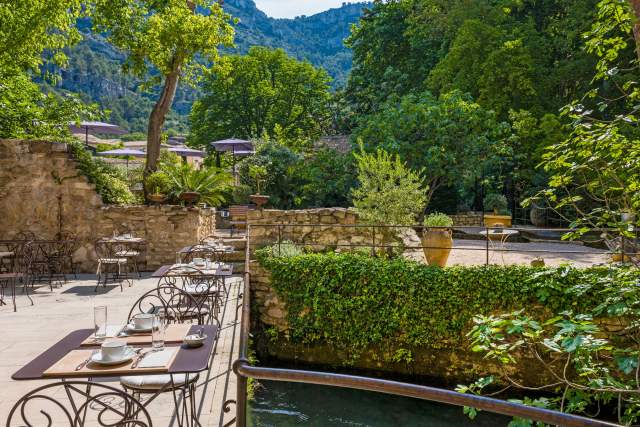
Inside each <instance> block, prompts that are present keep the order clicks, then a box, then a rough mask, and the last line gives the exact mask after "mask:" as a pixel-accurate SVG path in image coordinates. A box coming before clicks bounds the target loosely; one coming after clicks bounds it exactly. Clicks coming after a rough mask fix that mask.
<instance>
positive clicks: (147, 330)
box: [127, 323, 151, 334]
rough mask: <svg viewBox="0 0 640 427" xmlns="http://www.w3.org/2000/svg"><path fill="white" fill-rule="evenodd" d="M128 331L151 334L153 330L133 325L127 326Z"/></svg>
mask: <svg viewBox="0 0 640 427" xmlns="http://www.w3.org/2000/svg"><path fill="white" fill-rule="evenodd" d="M127 331H128V332H133V333H134V334H135V333H142V332H151V328H136V327H135V325H134V324H133V323H129V324H128V325H127Z"/></svg>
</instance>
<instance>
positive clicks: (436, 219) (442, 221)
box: [424, 212, 453, 227]
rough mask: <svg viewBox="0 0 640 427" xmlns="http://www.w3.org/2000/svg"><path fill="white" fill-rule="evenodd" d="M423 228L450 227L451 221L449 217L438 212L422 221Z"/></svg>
mask: <svg viewBox="0 0 640 427" xmlns="http://www.w3.org/2000/svg"><path fill="white" fill-rule="evenodd" d="M424 226H425V227H452V226H453V220H452V219H451V217H450V216H448V215H445V214H443V213H440V212H434V213H432V214H429V215H427V216H426V217H425V219H424Z"/></svg>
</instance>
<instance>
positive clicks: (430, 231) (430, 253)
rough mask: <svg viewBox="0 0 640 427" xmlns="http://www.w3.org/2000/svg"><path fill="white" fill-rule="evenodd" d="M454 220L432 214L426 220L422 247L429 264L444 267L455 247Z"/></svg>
mask: <svg viewBox="0 0 640 427" xmlns="http://www.w3.org/2000/svg"><path fill="white" fill-rule="evenodd" d="M450 227H453V220H452V219H451V217H449V216H447V215H445V214H443V213H438V212H435V213H432V214H430V215H427V217H426V218H425V219H424V228H423V230H422V239H421V240H422V246H423V251H424V256H425V258H426V259H427V264H429V265H437V266H440V267H444V266H446V265H447V260H448V259H449V253H451V247H452V246H453V237H452V230H451V228H450Z"/></svg>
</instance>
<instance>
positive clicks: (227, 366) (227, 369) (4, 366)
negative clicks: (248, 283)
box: [0, 274, 242, 427]
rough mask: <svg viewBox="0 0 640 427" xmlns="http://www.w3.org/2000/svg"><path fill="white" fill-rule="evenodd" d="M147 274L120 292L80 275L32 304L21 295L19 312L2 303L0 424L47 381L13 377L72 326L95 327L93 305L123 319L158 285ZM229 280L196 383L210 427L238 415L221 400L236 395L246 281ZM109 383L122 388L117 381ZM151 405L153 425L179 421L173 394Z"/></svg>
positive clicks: (40, 293)
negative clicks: (217, 329)
mask: <svg viewBox="0 0 640 427" xmlns="http://www.w3.org/2000/svg"><path fill="white" fill-rule="evenodd" d="M146 276H147V277H148V274H147V275H146ZM144 277H145V276H143V279H141V280H134V281H133V285H132V286H130V287H129V286H127V285H126V284H125V285H124V289H123V291H122V292H121V291H120V287H119V286H115V285H109V286H108V287H107V288H103V287H100V288H99V289H98V292H97V293H94V287H95V283H96V282H95V279H94V277H93V276H90V275H82V276H80V277H79V279H78V280H72V279H70V280H69V281H68V282H67V283H66V284H63V285H61V286H60V287H57V288H54V290H53V291H50V290H49V287H48V286H43V287H40V288H39V289H38V290H37V291H36V293H35V295H33V301H34V305H33V306H31V305H30V302H29V300H28V299H27V297H26V296H24V295H22V294H20V293H18V296H17V298H16V301H17V305H18V311H17V312H16V313H14V312H13V306H12V305H11V304H10V303H9V305H6V306H2V307H0V331H1V335H0V336H1V337H2V338H1V339H0V390H1V391H0V425H4V424H5V423H6V417H7V416H8V413H9V411H10V409H11V407H12V406H13V404H14V403H15V402H16V401H17V400H18V399H19V398H20V397H22V396H23V395H24V394H26V393H27V392H29V391H30V390H33V389H35V388H37V387H38V386H40V385H44V384H46V383H47V382H46V381H13V380H12V379H11V375H12V374H13V373H14V372H15V371H17V370H18V369H19V368H20V367H22V366H23V365H24V364H26V363H27V362H29V361H31V360H32V359H33V358H34V357H36V356H37V355H39V354H40V353H42V352H43V351H44V350H45V349H47V348H48V347H50V346H51V345H53V344H54V343H56V342H57V341H59V340H60V339H61V338H63V337H64V336H66V335H67V334H68V333H69V332H71V331H72V330H75V329H84V328H92V327H93V306H94V304H95V305H106V306H107V307H108V323H109V324H120V323H122V322H124V321H125V320H126V317H127V314H128V313H129V309H130V308H131V306H132V305H133V303H134V302H135V301H136V300H137V299H138V297H139V296H141V295H142V294H143V293H144V292H146V291H148V290H151V289H153V288H154V287H155V286H156V285H157V279H151V278H144ZM230 283H232V286H231V292H230V295H229V298H228V300H227V302H226V305H225V307H224V309H223V313H222V315H221V323H222V330H221V334H220V339H219V341H218V344H217V346H216V347H215V349H214V350H215V352H214V355H213V360H212V362H211V364H210V370H209V371H208V372H204V373H201V374H200V380H199V382H198V394H197V396H198V400H197V408H198V411H199V413H200V421H201V423H202V425H203V426H208V427H213V426H216V427H219V426H223V425H224V424H225V423H227V422H229V421H230V420H231V419H232V418H233V417H235V406H234V405H231V412H229V413H227V414H225V413H224V411H223V406H224V405H223V403H224V402H225V401H226V400H228V399H235V394H236V377H235V374H234V373H233V371H232V370H231V365H232V363H233V361H234V360H235V359H236V358H237V353H238V345H239V332H240V317H239V316H240V310H236V307H237V306H238V303H239V301H238V291H239V289H240V288H241V286H240V285H241V283H242V279H241V278H239V277H234V278H233V279H231V280H230ZM19 292H20V291H19ZM8 302H9V301H8ZM107 383H108V384H110V385H114V386H117V387H119V383H118V382H107ZM144 399H145V398H144V397H143V401H144ZM148 409H149V412H150V414H151V415H152V417H153V423H154V424H153V425H154V426H159V427H162V426H174V425H177V423H176V422H175V419H174V417H173V411H174V403H173V397H172V395H171V393H165V394H163V395H161V396H160V397H158V398H157V399H156V400H155V401H154V402H151V404H150V406H149V408H148Z"/></svg>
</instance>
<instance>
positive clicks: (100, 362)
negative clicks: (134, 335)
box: [91, 347, 136, 366]
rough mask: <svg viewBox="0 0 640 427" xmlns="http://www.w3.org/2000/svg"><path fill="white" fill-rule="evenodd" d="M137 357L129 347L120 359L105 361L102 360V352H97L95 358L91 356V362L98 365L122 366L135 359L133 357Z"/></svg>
mask: <svg viewBox="0 0 640 427" xmlns="http://www.w3.org/2000/svg"><path fill="white" fill-rule="evenodd" d="M135 355H136V352H135V351H134V350H133V348H131V347H127V349H126V351H125V353H124V354H123V355H122V356H120V357H119V358H118V359H109V360H105V359H103V358H102V352H100V351H99V352H97V353H96V354H94V355H93V356H91V361H92V362H94V363H97V364H98V365H107V366H108V365H120V364H121V363H124V362H128V361H129V360H131V359H133V356H135Z"/></svg>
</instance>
